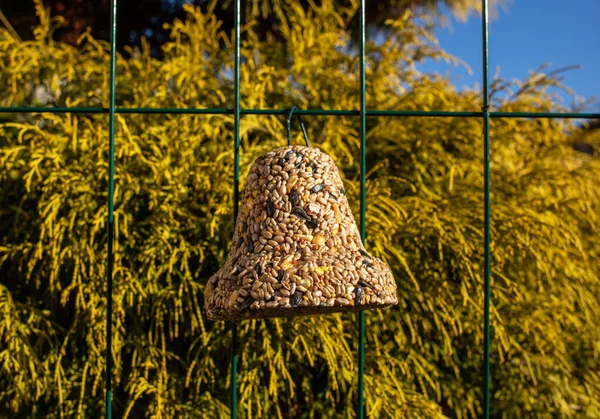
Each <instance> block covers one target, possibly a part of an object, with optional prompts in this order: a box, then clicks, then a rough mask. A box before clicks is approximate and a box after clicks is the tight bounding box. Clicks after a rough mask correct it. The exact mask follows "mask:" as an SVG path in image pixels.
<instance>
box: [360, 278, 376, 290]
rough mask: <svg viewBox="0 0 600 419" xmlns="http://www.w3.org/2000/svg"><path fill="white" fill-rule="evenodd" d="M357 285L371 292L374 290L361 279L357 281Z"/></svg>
mask: <svg viewBox="0 0 600 419" xmlns="http://www.w3.org/2000/svg"><path fill="white" fill-rule="evenodd" d="M358 285H360V286H361V287H365V288H371V289H373V290H374V289H375V288H374V287H373V285H371V284H369V283H367V282H365V281H363V280H362V279H359V280H358Z"/></svg>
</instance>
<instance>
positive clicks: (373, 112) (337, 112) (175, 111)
mask: <svg viewBox="0 0 600 419" xmlns="http://www.w3.org/2000/svg"><path fill="white" fill-rule="evenodd" d="M114 112H115V113H116V114H157V115H182V114H184V115H185V114H189V115H196V114H200V115H234V114H235V109H230V108H118V107H117V108H115V109H114ZM289 112H290V110H289V109H240V115H288V114H289ZM1 113H53V114H61V113H83V114H99V113H101V114H108V113H110V108H84V107H76V108H75V107H74V108H60V107H56V108H52V107H34V106H13V107H10V106H7V107H0V114H1ZM294 113H295V114H299V115H314V116H360V115H361V111H360V110H350V109H298V110H296V111H294ZM365 113H366V116H384V117H385V116H389V117H393V116H396V117H411V116H413V117H437V118H439V117H448V118H482V117H483V114H484V112H483V111H435V110H433V111H413V110H406V111H401V110H398V111H394V110H390V111H385V110H377V109H370V110H369V109H367V110H366V111H365ZM489 116H490V118H532V119H536V118H538V119H539V118H552V119H561V118H565V119H600V112H497V111H496V112H494V111H490V112H489Z"/></svg>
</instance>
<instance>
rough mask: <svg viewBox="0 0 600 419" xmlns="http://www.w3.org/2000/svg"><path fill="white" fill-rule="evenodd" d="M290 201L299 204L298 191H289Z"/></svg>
mask: <svg viewBox="0 0 600 419" xmlns="http://www.w3.org/2000/svg"><path fill="white" fill-rule="evenodd" d="M290 202H291V203H292V205H294V206H296V205H300V196H299V195H298V192H296V191H292V192H290Z"/></svg>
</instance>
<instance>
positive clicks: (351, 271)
mask: <svg viewBox="0 0 600 419" xmlns="http://www.w3.org/2000/svg"><path fill="white" fill-rule="evenodd" d="M293 112H294V108H292V110H291V112H290V115H289V117H288V120H287V129H288V132H287V134H288V146H287V147H281V148H278V149H275V150H272V151H270V152H268V153H266V154H265V155H263V156H261V157H259V158H258V159H257V160H256V161H255V162H254V164H253V165H252V167H251V168H250V172H249V174H248V177H247V179H246V184H245V187H244V190H243V194H242V198H241V202H240V211H239V214H238V217H237V220H236V224H235V231H234V235H233V242H232V246H231V249H230V251H229V255H228V257H227V261H226V262H225V265H224V266H223V267H222V268H221V269H220V270H219V271H218V272H217V273H215V274H214V275H213V276H212V277H211V278H210V279H209V280H208V284H207V286H206V290H205V295H204V296H205V305H206V311H207V314H208V318H209V319H211V320H220V319H228V320H240V319H256V318H267V317H292V316H297V315H306V314H320V313H334V312H343V311H359V310H363V309H370V308H383V307H387V306H390V305H394V304H397V302H398V300H397V295H396V283H395V281H394V278H393V277H392V274H391V272H390V270H389V268H388V267H387V266H386V264H385V263H384V262H382V261H381V260H380V259H377V258H375V257H373V256H371V255H370V254H369V253H368V252H367V251H366V250H365V248H364V247H363V244H362V241H361V238H360V234H359V231H358V228H357V227H356V222H355V220H354V217H353V216H352V212H351V211H350V206H349V205H348V200H347V199H346V195H345V192H344V185H343V183H342V180H341V178H340V174H339V172H338V169H337V167H336V165H335V163H334V162H333V160H332V159H331V157H329V156H328V155H327V154H325V153H323V152H321V151H320V150H318V149H317V148H312V147H310V146H309V144H308V137H307V134H306V129H305V128H304V124H303V123H302V120H301V118H300V115H298V114H296V115H297V117H298V120H299V123H300V126H301V127H302V131H303V133H304V139H305V141H306V147H304V146H291V138H290V121H291V117H292V114H293Z"/></svg>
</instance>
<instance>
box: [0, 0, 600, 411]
mask: <svg viewBox="0 0 600 419" xmlns="http://www.w3.org/2000/svg"><path fill="white" fill-rule="evenodd" d="M117 1H118V0H111V18H110V19H111V20H110V33H111V39H110V100H109V107H108V108H93V107H73V108H64V107H63V108H59V107H56V108H47V107H22V106H21V107H19V106H17V107H0V112H12V113H27V112H31V113H33V112H36V113H40V112H46V113H85V114H98V113H102V114H108V115H109V121H110V122H109V123H110V126H109V138H108V141H109V162H108V163H109V166H108V167H109V169H108V176H109V178H108V179H109V182H108V243H107V244H108V256H107V288H106V300H107V305H106V307H107V311H108V316H107V321H106V344H107V351H106V383H105V388H106V417H107V418H111V417H112V357H111V356H110V355H109V354H110V353H112V330H111V329H112V300H113V296H112V288H113V262H114V253H113V243H114V186H115V115H116V114H212V115H217V114H228V115H231V114H232V115H233V116H234V144H233V148H234V174H233V198H234V208H233V217H234V221H235V219H236V218H237V213H238V200H239V175H240V118H241V116H242V115H287V114H288V112H289V111H288V110H287V109H281V110H278V109H241V107H240V25H241V22H240V15H241V9H240V6H241V4H240V3H241V0H235V3H234V6H235V7H234V19H235V20H234V27H235V41H234V75H233V76H234V92H235V98H234V108H233V109H224V108H203V109H184V108H117V107H116V104H115V102H116V80H117V71H116V55H117V52H116V49H117V48H116V33H117ZM365 2H366V0H360V5H359V20H360V21H359V28H360V29H359V30H360V36H359V44H360V53H359V59H360V78H359V80H360V108H359V110H323V109H305V110H296V111H295V113H296V114H299V115H329V116H336V115H337V116H359V117H360V234H361V237H362V239H363V241H364V239H365V234H366V233H365V232H366V216H365V213H366V153H367V143H366V119H367V117H368V116H384V117H411V116H412V117H414V116H421V117H478V118H481V119H482V122H483V138H484V149H483V150H482V152H483V160H484V191H483V192H484V193H483V199H484V213H483V217H484V242H483V243H482V244H483V248H484V283H483V295H484V322H483V325H482V327H483V329H484V346H483V352H484V361H483V365H482V370H483V371H482V372H483V376H484V389H483V390H484V391H483V408H484V411H483V412H484V413H483V414H484V417H485V418H486V419H487V418H489V415H490V381H491V373H490V288H491V284H490V282H491V281H490V279H491V278H490V239H491V238H490V220H491V201H490V185H491V179H490V135H489V134H490V132H489V126H490V118H573V119H600V113H582V112H580V113H575V112H564V113H558V112H556V113H555V112H492V111H490V101H489V80H488V77H489V69H488V51H489V48H488V28H489V20H488V0H481V7H482V21H481V38H482V47H483V48H482V50H483V54H482V65H483V89H482V103H483V106H482V109H481V111H478V112H453V111H444V110H439V111H403V110H385V111H384V110H375V109H371V110H367V106H366V80H365V79H366V77H365V67H366V57H365V43H366V35H365ZM357 321H358V331H359V332H358V404H357V406H356V412H357V417H359V418H360V419H362V418H364V417H365V406H364V359H365V357H364V354H365V343H364V339H365V332H366V331H365V314H364V312H363V311H361V312H360V313H358V318H357ZM237 354H238V346H237V327H236V324H235V323H232V324H231V389H230V391H231V394H230V408H231V417H232V418H236V417H237V379H236V378H237Z"/></svg>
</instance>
